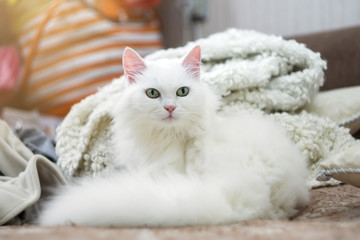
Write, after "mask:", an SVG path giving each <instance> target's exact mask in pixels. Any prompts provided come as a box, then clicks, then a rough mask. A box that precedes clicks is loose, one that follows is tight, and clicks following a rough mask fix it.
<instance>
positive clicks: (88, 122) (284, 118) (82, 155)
mask: <svg viewBox="0 0 360 240" xmlns="http://www.w3.org/2000/svg"><path fill="white" fill-rule="evenodd" d="M195 44H198V45H200V46H201V49H202V63H203V66H202V72H201V80H202V81H204V82H206V83H207V84H209V85H210V86H211V87H212V88H213V90H214V91H215V93H216V94H217V95H218V96H219V97H221V99H222V101H223V105H222V109H221V112H222V114H226V112H227V111H228V110H231V111H233V110H234V109H235V110H239V111H243V110H245V111H253V112H254V111H256V112H259V113H260V114H264V115H267V116H269V117H271V118H273V119H275V120H276V121H279V122H280V123H281V124H282V125H283V126H284V127H285V129H286V130H287V131H288V133H289V135H290V137H291V138H292V140H293V141H294V142H295V143H296V144H297V145H298V147H299V149H300V150H301V151H302V152H303V153H304V154H305V155H306V156H307V158H308V161H309V165H310V167H311V169H312V171H313V173H314V174H315V172H316V170H317V168H318V165H319V164H320V163H321V161H323V160H324V159H326V158H328V157H329V156H331V154H333V153H335V152H339V151H341V150H342V149H344V148H346V147H348V146H351V145H352V144H353V143H354V142H355V140H354V139H353V138H352V137H351V135H350V134H349V132H348V130H347V129H345V128H341V127H338V125H337V124H336V123H335V122H332V121H330V120H329V119H323V118H320V117H316V116H315V115H312V114H309V113H306V112H304V111H301V109H302V108H303V107H304V105H305V104H306V103H308V102H309V101H311V99H312V96H313V95H314V94H315V93H317V92H318V90H319V87H320V86H321V85H322V84H323V81H324V69H325V68H326V62H325V61H323V60H322V59H321V57H320V54H319V53H314V52H313V51H311V50H309V49H307V48H306V47H305V46H304V45H302V44H299V43H297V42H295V41H293V40H284V39H283V38H281V37H277V36H272V35H266V34H262V33H258V32H255V31H246V30H236V29H230V30H227V31H225V32H221V33H217V34H214V35H211V36H209V37H208V38H204V39H200V40H197V41H195V42H190V43H188V44H187V45H186V46H184V47H179V48H175V49H168V50H161V51H157V52H155V53H153V54H151V55H149V56H147V58H146V59H151V60H152V59H160V58H175V57H181V56H183V55H185V54H186V53H187V52H188V51H189V50H190V49H191V48H192V47H193V46H194V45H195ZM123 83H124V79H123V77H120V78H119V79H115V80H114V81H113V82H112V83H110V84H109V85H107V86H105V87H104V88H102V89H100V90H99V91H98V92H97V93H96V94H94V95H92V96H89V97H87V98H86V99H84V100H83V101H81V102H80V103H78V104H76V105H75V106H74V107H73V108H72V109H71V111H70V113H69V114H68V115H67V116H66V118H65V119H64V121H63V123H62V124H61V126H60V127H59V128H58V131H57V146H56V152H57V154H58V156H59V160H58V164H59V166H60V168H61V169H62V171H63V173H64V174H65V175H66V176H67V177H70V178H71V177H75V176H82V175H96V174H101V173H106V172H107V171H108V170H111V168H112V159H113V158H112V152H111V148H110V147H109V145H110V139H111V132H110V126H111V121H112V119H111V116H110V113H109V110H110V109H111V108H112V106H113V104H114V99H115V97H116V95H117V94H120V93H121V91H122V89H123V88H124V85H123ZM314 174H313V176H312V177H311V178H310V179H309V181H310V182H311V185H313V186H315V185H316V184H317V182H316V180H315V176H314Z"/></svg>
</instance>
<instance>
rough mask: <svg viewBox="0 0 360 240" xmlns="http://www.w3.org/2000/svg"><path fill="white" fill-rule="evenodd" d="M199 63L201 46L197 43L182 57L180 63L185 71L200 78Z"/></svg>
mask: <svg viewBox="0 0 360 240" xmlns="http://www.w3.org/2000/svg"><path fill="white" fill-rule="evenodd" d="M200 64H201V48H200V46H199V45H197V46H195V47H194V48H193V49H192V50H191V51H190V52H189V53H188V54H187V55H186V56H185V58H184V60H183V62H182V65H183V66H184V67H185V69H186V71H187V72H188V73H189V74H191V75H192V76H194V78H196V79H199V78H200Z"/></svg>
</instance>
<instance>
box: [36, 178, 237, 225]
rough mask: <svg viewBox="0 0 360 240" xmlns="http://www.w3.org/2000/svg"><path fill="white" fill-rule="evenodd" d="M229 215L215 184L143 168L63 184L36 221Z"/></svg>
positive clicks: (169, 221)
mask: <svg viewBox="0 0 360 240" xmlns="http://www.w3.org/2000/svg"><path fill="white" fill-rule="evenodd" d="M232 221H234V216H233V210H232V209H231V206H230V204H229V203H228V202H227V200H226V199H225V197H224V195H223V194H221V193H220V191H219V189H218V188H217V187H215V186H210V184H205V183H204V182H203V181H201V180H200V179H195V178H189V177H187V178H185V177H182V176H180V175H172V176H166V177H165V176H164V177H160V178H156V179H155V178H153V177H151V176H149V175H148V174H144V173H132V174H130V173H126V174H121V175H120V174H118V175H115V176H113V177H111V178H101V179H92V180H89V179H87V180H86V181H82V182H79V183H78V184H75V185H72V186H67V187H65V188H64V189H62V190H61V191H60V192H59V194H58V195H57V196H56V197H55V198H53V199H52V200H50V201H49V202H48V203H47V204H46V205H45V209H44V211H43V212H42V214H41V216H40V218H39V223H40V224H41V225H63V224H76V225H86V226H159V225H161V226H184V225H192V224H216V223H226V222H232Z"/></svg>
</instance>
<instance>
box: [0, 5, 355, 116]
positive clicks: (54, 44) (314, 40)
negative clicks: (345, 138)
mask: <svg viewBox="0 0 360 240" xmlns="http://www.w3.org/2000/svg"><path fill="white" fill-rule="evenodd" d="M228 28H239V29H252V30H256V31H259V32H263V33H267V34H275V35H280V36H284V37H285V38H286V39H289V38H295V39H296V40H297V41H299V42H302V43H305V44H306V46H307V47H308V48H310V49H311V50H313V51H316V52H320V53H321V56H322V57H323V58H324V59H326V60H327V61H328V70H327V72H326V78H327V81H326V84H325V85H324V86H323V87H322V89H323V90H326V89H331V88H338V87H344V86H347V85H349V84H350V85H360V68H359V65H360V63H359V59H360V57H359V56H360V0H31V1H30V0H0V111H2V116H3V117H4V118H5V117H6V116H9V115H11V116H10V117H9V118H11V119H19V118H22V119H24V118H25V116H24V114H27V113H26V112H25V113H23V112H20V113H19V112H15V113H14V111H12V110H11V109H21V110H26V111H30V112H32V113H33V112H36V113H40V114H44V115H51V116H57V117H60V118H63V117H64V116H66V114H67V113H68V112H69V111H70V109H71V107H72V106H73V105H74V104H76V103H77V102H79V101H81V100H82V99H84V98H86V97H87V96H89V95H91V94H93V93H95V92H97V91H98V89H99V88H101V87H103V86H104V85H106V84H108V83H109V82H111V81H112V80H113V79H115V78H118V77H119V76H121V75H122V74H123V68H122V53H123V50H124V48H125V47H127V46H130V47H132V48H133V49H135V50H136V51H137V52H138V53H139V54H140V55H142V56H146V55H148V54H150V53H152V52H154V51H157V50H159V49H163V48H171V47H178V46H183V45H184V44H186V43H187V42H189V41H193V40H196V39H199V38H205V37H208V36H209V35H210V34H213V33H216V32H222V31H225V30H226V29H228ZM349 29H350V30H349ZM308 36H310V37H308ZM224 44H226V43H224ZM345 80H346V81H345ZM9 107H10V108H9ZM19 114H20V115H21V116H19ZM36 116H37V115H36ZM30 118H31V119H33V118H34V117H33V115H31V116H30ZM35 120H36V121H37V119H35ZM13 122H14V121H13Z"/></svg>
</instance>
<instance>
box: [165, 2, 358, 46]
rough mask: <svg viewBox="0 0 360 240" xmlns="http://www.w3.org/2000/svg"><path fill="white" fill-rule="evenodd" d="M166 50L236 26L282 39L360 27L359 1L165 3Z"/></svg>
mask: <svg viewBox="0 0 360 240" xmlns="http://www.w3.org/2000/svg"><path fill="white" fill-rule="evenodd" d="M159 12H160V17H161V20H162V25H163V34H164V43H165V46H166V47H174V46H180V45H183V44H184V43H186V42H187V41H189V40H194V39H197V38H200V37H207V36H208V35H209V34H212V33H215V32H219V31H224V30H225V29H227V28H230V27H235V28H242V29H254V30H257V31H261V32H264V33H268V34H275V35H281V36H295V35H304V34H310V33H314V32H322V31H329V30H335V29H340V28H345V27H352V26H357V25H360V1H359V0H162V3H161V4H160V6H159Z"/></svg>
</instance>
